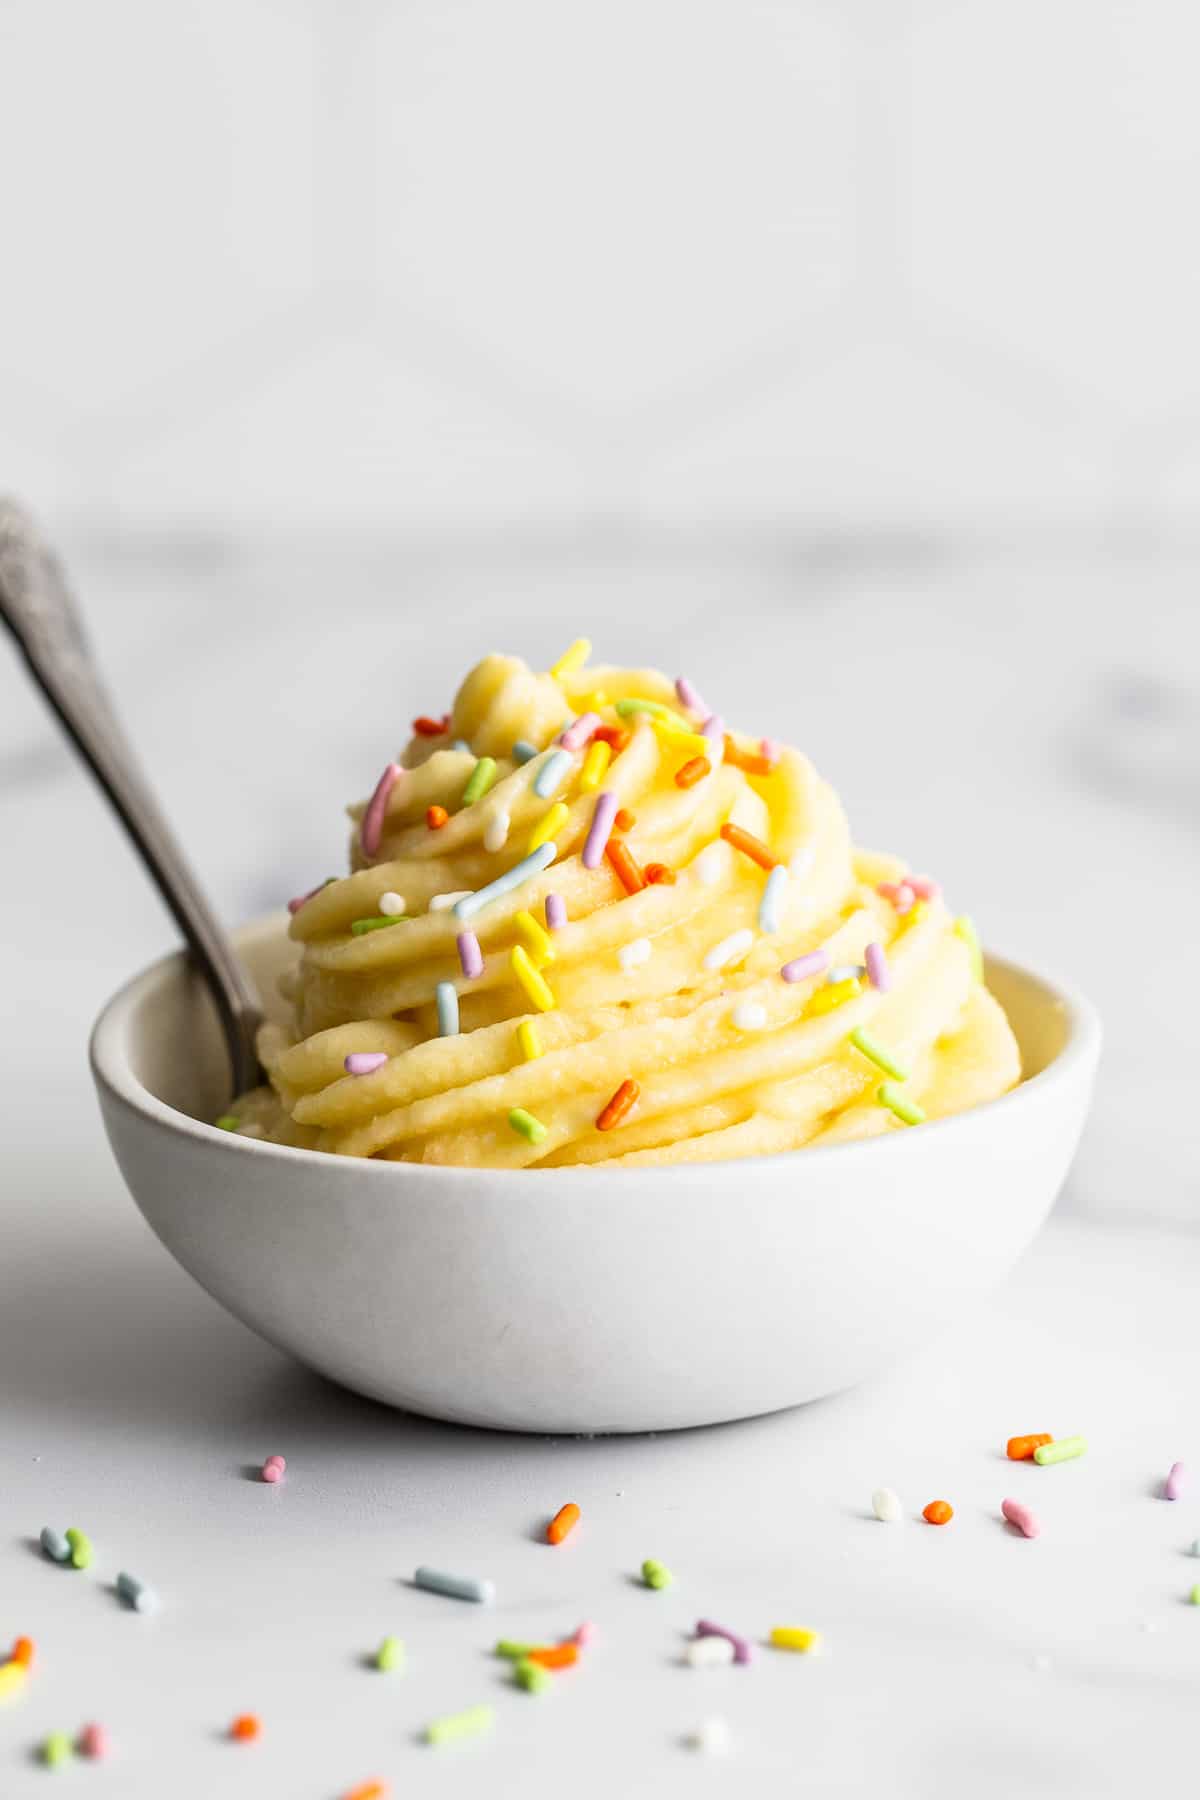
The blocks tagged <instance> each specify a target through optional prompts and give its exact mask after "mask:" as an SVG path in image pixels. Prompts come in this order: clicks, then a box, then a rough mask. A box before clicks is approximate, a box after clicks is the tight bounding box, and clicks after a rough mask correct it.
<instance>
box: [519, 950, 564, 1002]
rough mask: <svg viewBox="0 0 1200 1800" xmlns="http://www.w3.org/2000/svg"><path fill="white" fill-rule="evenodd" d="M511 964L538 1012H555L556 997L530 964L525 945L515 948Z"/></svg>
mask: <svg viewBox="0 0 1200 1800" xmlns="http://www.w3.org/2000/svg"><path fill="white" fill-rule="evenodd" d="M509 962H510V963H511V964H512V972H513V974H514V975H515V976H516V978H517V980H518V981H519V982H520V984H521V986H522V987H523V988H524V989H525V992H526V993H527V994H528V996H529V998H530V999H531V1000H532V1001H533V1004H534V1005H535V1006H536V1007H537V1009H538V1011H539V1012H553V1010H554V1007H555V1004H556V1002H555V999H554V995H553V994H552V993H551V991H550V989H549V987H548V986H547V985H546V983H545V982H544V981H543V980H542V977H541V976H540V975H539V974H538V972H537V970H536V969H535V968H534V966H533V964H532V963H531V962H530V960H529V953H528V951H527V950H526V949H525V948H524V946H523V945H521V944H518V945H517V946H516V947H515V949H514V950H513V952H512V954H511V955H510V957H509Z"/></svg>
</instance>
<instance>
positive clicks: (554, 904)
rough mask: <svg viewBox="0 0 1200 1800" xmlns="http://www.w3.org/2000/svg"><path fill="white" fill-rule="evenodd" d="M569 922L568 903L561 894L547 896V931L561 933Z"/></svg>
mask: <svg viewBox="0 0 1200 1800" xmlns="http://www.w3.org/2000/svg"><path fill="white" fill-rule="evenodd" d="M566 922H567V903H566V901H565V900H564V899H563V897H562V895H561V894H547V895H546V930H547V931H561V930H562V928H563V926H564V925H565V924H566Z"/></svg>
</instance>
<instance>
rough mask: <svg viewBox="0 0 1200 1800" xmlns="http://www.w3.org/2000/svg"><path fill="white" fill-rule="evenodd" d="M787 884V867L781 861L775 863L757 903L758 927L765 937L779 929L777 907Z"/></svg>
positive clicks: (781, 900)
mask: <svg viewBox="0 0 1200 1800" xmlns="http://www.w3.org/2000/svg"><path fill="white" fill-rule="evenodd" d="M787 884H788V871H787V869H786V868H785V866H784V865H783V863H776V865H775V867H774V868H773V869H772V870H771V873H770V874H769V875H768V876H767V882H766V886H765V887H764V888H763V891H762V899H761V900H760V901H759V903H758V929H759V930H760V931H761V932H763V933H764V935H765V936H767V937H772V936H774V934H775V933H776V932H777V931H778V930H779V908H780V907H781V906H782V904H783V896H784V892H785V891H786V888H787Z"/></svg>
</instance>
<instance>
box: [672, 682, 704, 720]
mask: <svg viewBox="0 0 1200 1800" xmlns="http://www.w3.org/2000/svg"><path fill="white" fill-rule="evenodd" d="M675 692H676V694H677V695H678V696H679V704H680V706H684V707H686V708H687V710H688V712H694V713H700V714H702V715H703V717H704V718H706V719H708V718H711V717H712V707H711V706H708V705H706V704H705V702H704V700H703V699H702V698H701V696H700V694H699V692H698V690H697V689H696V688H695V687H694V686H693V685H692V683H691V682H690V681H689V680H688V678H687V676H686V675H680V676H679V678H678V679H677V681H676V683H675Z"/></svg>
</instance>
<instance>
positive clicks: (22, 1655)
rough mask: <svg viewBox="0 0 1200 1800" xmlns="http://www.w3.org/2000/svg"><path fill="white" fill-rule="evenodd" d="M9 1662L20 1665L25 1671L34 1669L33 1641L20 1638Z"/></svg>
mask: <svg viewBox="0 0 1200 1800" xmlns="http://www.w3.org/2000/svg"><path fill="white" fill-rule="evenodd" d="M9 1661H10V1662H15V1663H20V1665H21V1667H22V1668H23V1669H30V1668H32V1667H33V1639H32V1638H28V1637H19V1638H18V1639H17V1641H16V1643H15V1644H14V1645H13V1649H12V1655H11V1656H10V1657H9Z"/></svg>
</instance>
